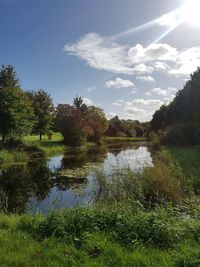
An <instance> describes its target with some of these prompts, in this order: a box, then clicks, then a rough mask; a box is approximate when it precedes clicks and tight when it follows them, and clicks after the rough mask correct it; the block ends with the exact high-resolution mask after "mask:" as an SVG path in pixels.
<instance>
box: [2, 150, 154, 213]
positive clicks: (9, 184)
mask: <svg viewBox="0 0 200 267" xmlns="http://www.w3.org/2000/svg"><path fill="white" fill-rule="evenodd" d="M152 164H153V163H152V158H151V155H150V152H149V151H148V149H147V147H144V146H140V147H138V148H135V147H133V146H132V147H130V145H128V146H127V145H126V147H124V148H122V147H121V148H118V147H114V148H113V147H110V148H108V147H107V148H106V147H101V148H94V147H93V148H90V149H87V150H77V149H75V150H71V151H70V152H68V153H67V154H65V155H64V156H56V157H52V158H51V159H50V160H45V159H43V160H41V159H40V160H37V161H33V162H30V163H28V164H27V165H17V166H10V167H7V168H2V169H0V209H1V210H3V211H5V212H18V213H23V212H25V211H26V210H27V209H29V210H31V211H33V212H35V211H37V210H39V211H41V212H47V211H48V210H49V209H50V208H52V207H53V208H60V207H63V206H64V207H72V206H75V205H83V204H85V203H89V202H90V201H91V191H92V182H93V175H92V173H93V167H94V166H100V167H102V168H103V169H104V171H105V172H107V173H108V172H110V171H111V170H112V168H113V167H115V166H118V167H130V168H131V169H132V170H133V171H140V170H141V169H142V168H143V167H144V166H145V165H147V166H152ZM86 167H87V168H86ZM77 170H84V172H81V173H82V174H81V177H80V175H79V173H78V172H77ZM69 172H70V173H75V174H76V175H75V176H74V178H70V177H69V176H68V173H69ZM77 173H78V175H77ZM64 174H66V175H64Z"/></svg>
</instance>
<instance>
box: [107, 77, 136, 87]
mask: <svg viewBox="0 0 200 267" xmlns="http://www.w3.org/2000/svg"><path fill="white" fill-rule="evenodd" d="M105 87H107V88H111V87H113V88H117V89H121V88H130V87H135V85H134V83H133V82H131V81H129V80H123V79H121V78H116V79H115V80H109V81H107V82H106V83H105Z"/></svg>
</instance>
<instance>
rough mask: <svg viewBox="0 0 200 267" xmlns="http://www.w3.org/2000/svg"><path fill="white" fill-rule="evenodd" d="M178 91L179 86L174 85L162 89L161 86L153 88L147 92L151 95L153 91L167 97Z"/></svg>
mask: <svg viewBox="0 0 200 267" xmlns="http://www.w3.org/2000/svg"><path fill="white" fill-rule="evenodd" d="M177 92H178V89H177V88H174V87H169V88H167V89H161V88H159V87H158V88H153V89H151V90H150V91H148V92H146V93H145V95H146V96H151V95H152V94H153V93H155V94H157V95H159V96H165V97H170V96H171V95H174V94H176V93H177Z"/></svg>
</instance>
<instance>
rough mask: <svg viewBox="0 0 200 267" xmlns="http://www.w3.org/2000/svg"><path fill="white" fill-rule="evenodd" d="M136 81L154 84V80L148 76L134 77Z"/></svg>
mask: <svg viewBox="0 0 200 267" xmlns="http://www.w3.org/2000/svg"><path fill="white" fill-rule="evenodd" d="M136 79H137V80H139V81H141V82H153V83H155V79H154V78H153V77H152V76H150V75H148V76H138V77H136Z"/></svg>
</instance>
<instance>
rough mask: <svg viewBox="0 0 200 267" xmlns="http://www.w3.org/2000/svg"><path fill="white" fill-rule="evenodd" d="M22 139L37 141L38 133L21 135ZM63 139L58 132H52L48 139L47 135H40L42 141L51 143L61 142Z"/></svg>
mask: <svg viewBox="0 0 200 267" xmlns="http://www.w3.org/2000/svg"><path fill="white" fill-rule="evenodd" d="M23 140H24V141H25V142H39V141H40V140H39V135H28V136H25V137H23ZM62 140H63V137H62V135H61V134H60V133H56V132H53V134H52V140H48V136H47V135H43V136H42V141H45V142H48V143H51V142H61V141H62Z"/></svg>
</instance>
